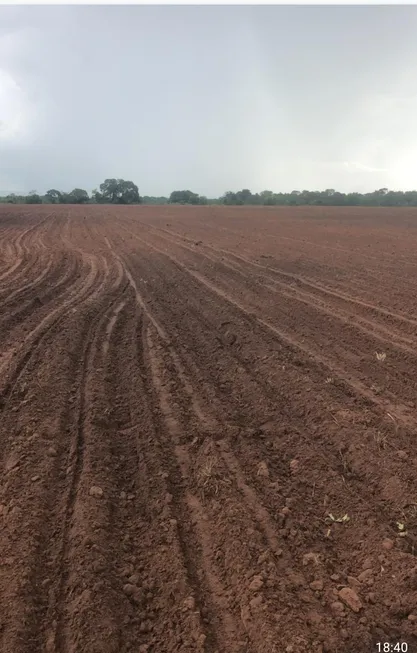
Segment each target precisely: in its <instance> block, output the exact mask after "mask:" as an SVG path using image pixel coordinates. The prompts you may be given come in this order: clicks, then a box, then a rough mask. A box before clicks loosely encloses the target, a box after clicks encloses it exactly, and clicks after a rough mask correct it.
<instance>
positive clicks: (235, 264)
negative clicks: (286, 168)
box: [0, 206, 417, 653]
mask: <svg viewBox="0 0 417 653" xmlns="http://www.w3.org/2000/svg"><path fill="white" fill-rule="evenodd" d="M416 252H417V211H416V210H409V211H408V210H405V209H403V210H392V211H391V210H388V209H385V210H376V209H349V210H345V209H334V208H327V209H322V208H319V207H316V208H306V207H302V208H294V209H290V210H288V209H271V210H269V209H255V208H227V209H226V208H222V207H218V208H212V207H201V208H191V207H190V208H188V207H177V208H175V207H174V208H173V207H139V208H138V207H135V208H133V207H126V208H125V207H122V208H109V207H68V206H67V207H65V206H61V207H54V206H44V207H35V208H33V207H8V206H3V207H1V208H0V443H1V446H0V462H1V466H0V469H1V476H0V651H1V652H4V653H38V652H39V653H125V652H126V653H127V652H132V653H133V652H134V653H144V652H149V653H165V652H166V653H174V652H181V653H186V652H187V653H188V652H189V653H191V652H197V653H199V652H205V653H216V652H217V653H283V652H286V653H304V652H308V653H310V652H315V653H320V652H322V653H324V652H326V651H327V652H332V653H333V652H334V653H339V652H340V653H373V652H374V651H375V653H376V652H377V651H378V649H377V643H378V642H389V643H390V644H396V643H397V642H400V641H401V642H404V643H405V642H406V643H407V644H408V651H414V652H415V651H417V644H416V643H417V558H416V552H417V441H416V437H417V412H416V408H417V406H416V401H417V395H416V391H417V374H416V370H417V259H416ZM381 650H384V649H381ZM400 650H406V649H405V648H403V649H400Z"/></svg>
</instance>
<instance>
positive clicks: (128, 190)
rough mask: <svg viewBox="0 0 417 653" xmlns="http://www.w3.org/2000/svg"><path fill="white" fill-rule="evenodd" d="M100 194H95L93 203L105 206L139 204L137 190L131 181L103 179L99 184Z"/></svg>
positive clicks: (139, 199)
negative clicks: (100, 203)
mask: <svg viewBox="0 0 417 653" xmlns="http://www.w3.org/2000/svg"><path fill="white" fill-rule="evenodd" d="M100 191H101V193H96V195H95V201H96V202H102V203H105V204H140V202H141V198H140V195H139V189H138V187H137V186H136V184H134V183H133V181H125V180H124V179H105V181H104V182H103V183H102V184H100Z"/></svg>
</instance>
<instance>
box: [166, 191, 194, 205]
mask: <svg viewBox="0 0 417 653" xmlns="http://www.w3.org/2000/svg"><path fill="white" fill-rule="evenodd" d="M168 203H169V204H200V196H199V195H198V194H197V193H193V192H192V191H191V190H174V191H172V193H171V195H170V196H169V200H168Z"/></svg>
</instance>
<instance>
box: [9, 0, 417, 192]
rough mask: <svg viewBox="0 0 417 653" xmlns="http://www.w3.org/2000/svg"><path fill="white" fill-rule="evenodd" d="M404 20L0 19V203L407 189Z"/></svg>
mask: <svg viewBox="0 0 417 653" xmlns="http://www.w3.org/2000/svg"><path fill="white" fill-rule="evenodd" d="M416 23H417V8H416V7H413V6H409V7H401V6H398V7H384V6H375V7H355V6H351V7H326V6H322V7H308V6H307V7H297V6H294V7H285V6H282V7H280V6H275V7H237V6H211V7H210V6H201V7H199V6H193V7H189V6H178V7H175V6H154V7H152V6H89V7H87V6H76V5H74V6H51V7H47V6H36V7H35V6H25V7H22V6H18V7H0V25H1V27H0V124H1V129H0V190H24V191H27V190H29V189H31V188H36V189H37V190H39V191H44V190H45V189H46V188H48V187H58V188H62V189H70V188H72V187H74V186H81V187H85V188H87V189H88V190H90V189H92V188H94V187H96V186H97V185H98V184H99V183H100V182H101V181H102V180H103V179H104V177H106V176H117V177H119V176H120V177H125V178H129V179H132V180H133V181H135V182H136V183H137V184H138V185H139V188H140V191H141V192H142V193H143V194H155V195H159V194H167V193H169V192H170V191H171V190H173V189H175V188H184V187H187V188H191V189H192V190H194V191H195V192H199V193H203V194H207V195H209V196H210V195H211V196H212V195H218V194H221V193H222V192H224V191H225V190H228V189H237V188H241V187H250V188H251V189H252V190H253V191H256V190H262V189H264V188H268V187H269V188H272V189H273V190H277V191H278V190H284V191H287V190H292V189H294V188H299V189H302V188H326V187H334V188H338V189H340V190H361V191H363V190H372V189H374V188H375V187H382V186H390V187H396V188H407V187H409V185H410V183H412V170H410V168H412V166H413V165H414V168H415V167H416V163H417V127H416V126H415V119H414V116H415V108H416V102H417V91H416V90H415V88H414V82H413V78H414V70H415V66H416V64H417V43H416V40H415V39H414V34H415V30H416V27H417V24H416ZM7 79H8V80H9V82H6V81H5V80H7ZM10 80H12V81H13V83H14V84H15V85H16V87H14V90H13V85H11V83H10ZM16 108H17V109H19V111H20V112H21V116H22V124H21V126H20V128H19V133H16V129H15V130H14V132H13V129H12V124H11V123H12V120H13V115H14V113H15V111H16V110H17V109H16ZM12 114H13V115H12ZM8 132H9V133H8ZM345 162H348V163H349V162H350V164H349V165H348V166H346V165H345Z"/></svg>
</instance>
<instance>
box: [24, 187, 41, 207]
mask: <svg viewBox="0 0 417 653" xmlns="http://www.w3.org/2000/svg"><path fill="white" fill-rule="evenodd" d="M25 202H26V204H42V198H41V197H40V195H38V193H37V192H36V191H35V190H31V191H30V193H29V194H28V195H27V196H26V198H25Z"/></svg>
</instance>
